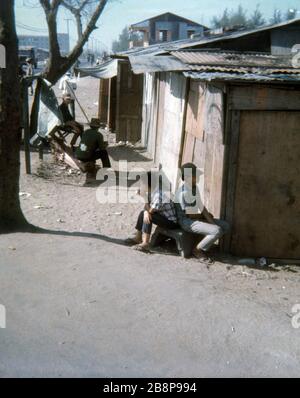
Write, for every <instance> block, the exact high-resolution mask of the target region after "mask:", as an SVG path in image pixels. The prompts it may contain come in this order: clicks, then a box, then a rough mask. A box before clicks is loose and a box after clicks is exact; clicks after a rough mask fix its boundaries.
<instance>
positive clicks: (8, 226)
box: [0, 0, 29, 233]
mask: <svg viewBox="0 0 300 398" xmlns="http://www.w3.org/2000/svg"><path fill="white" fill-rule="evenodd" d="M0 43H1V44H3V45H4V47H5V48H6V68H5V69H0V233H2V232H11V231H20V230H24V229H27V228H28V227H29V224H28V223H27V221H26V219H25V217H24V215H23V213H22V210H21V207H20V201H19V177H20V140H21V100H20V83H19V78H18V52H17V35H16V29H15V16H14V0H11V1H1V2H0Z"/></svg>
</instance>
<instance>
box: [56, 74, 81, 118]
mask: <svg viewBox="0 0 300 398" xmlns="http://www.w3.org/2000/svg"><path fill="white" fill-rule="evenodd" d="M58 88H59V89H60V90H61V91H62V97H63V96H64V95H68V96H69V97H70V98H71V100H70V110H71V114H72V116H73V118H74V119H75V96H74V91H75V90H76V89H77V83H76V79H72V77H71V73H70V72H67V73H66V74H65V75H64V76H63V77H62V78H61V79H60V81H59V86H58Z"/></svg>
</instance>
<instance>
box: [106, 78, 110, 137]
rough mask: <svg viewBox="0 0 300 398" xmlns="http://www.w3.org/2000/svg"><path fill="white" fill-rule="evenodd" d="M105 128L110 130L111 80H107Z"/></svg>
mask: <svg viewBox="0 0 300 398" xmlns="http://www.w3.org/2000/svg"><path fill="white" fill-rule="evenodd" d="M107 101H108V104H107V128H108V129H109V130H110V129H111V108H110V107H111V79H109V80H108V99H107Z"/></svg>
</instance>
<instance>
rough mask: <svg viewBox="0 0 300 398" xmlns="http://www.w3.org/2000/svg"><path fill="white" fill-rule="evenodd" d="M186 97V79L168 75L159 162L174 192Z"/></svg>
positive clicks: (161, 106) (161, 105) (161, 108)
mask: <svg viewBox="0 0 300 398" xmlns="http://www.w3.org/2000/svg"><path fill="white" fill-rule="evenodd" d="M185 97H186V78H185V77H184V76H183V75H182V74H180V73H175V72H167V73H166V82H165V90H164V102H163V103H161V102H160V105H159V107H160V113H161V112H163V113H164V116H163V123H162V126H161V125H160V122H161V121H160V122H159V128H161V141H160V151H159V159H158V162H159V163H160V164H161V165H162V167H163V170H164V172H165V175H166V176H167V178H168V179H169V182H170V183H171V186H172V191H173V192H174V191H175V190H176V187H177V178H178V166H179V164H178V163H179V159H180V154H181V153H180V152H181V142H182V134H183V120H184V109H185Z"/></svg>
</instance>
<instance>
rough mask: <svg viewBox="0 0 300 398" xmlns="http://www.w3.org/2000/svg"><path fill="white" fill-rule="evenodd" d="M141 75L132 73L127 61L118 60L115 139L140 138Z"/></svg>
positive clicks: (136, 139) (134, 140) (128, 139)
mask: <svg viewBox="0 0 300 398" xmlns="http://www.w3.org/2000/svg"><path fill="white" fill-rule="evenodd" d="M142 107H143V75H142V74H141V75H135V74H133V73H132V71H131V68H130V64H129V63H128V62H120V63H119V70H118V80H117V115H116V132H117V141H130V142H133V143H135V142H137V141H139V140H140V139H141V128H142Z"/></svg>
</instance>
